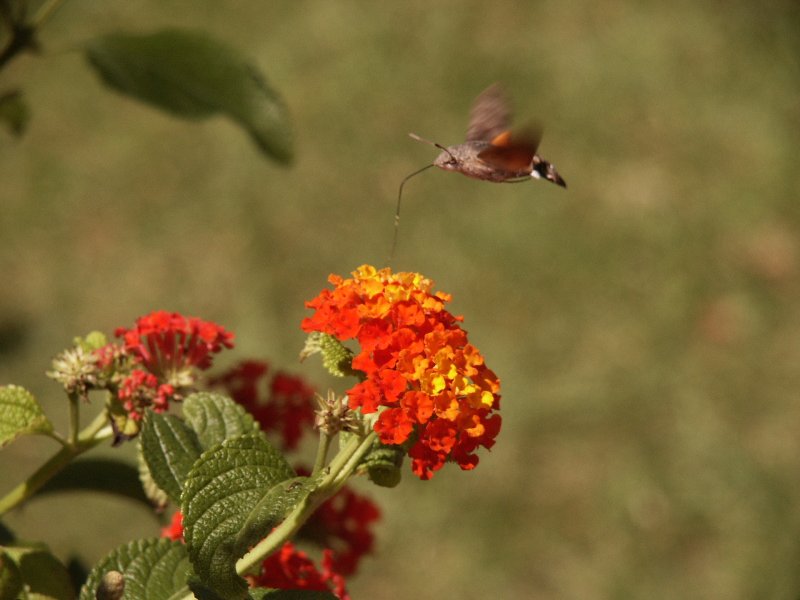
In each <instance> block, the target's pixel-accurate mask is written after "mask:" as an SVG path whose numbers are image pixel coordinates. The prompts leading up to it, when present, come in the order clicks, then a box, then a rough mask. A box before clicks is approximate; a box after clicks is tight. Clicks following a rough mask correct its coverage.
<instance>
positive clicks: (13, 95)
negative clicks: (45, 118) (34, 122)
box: [0, 90, 31, 137]
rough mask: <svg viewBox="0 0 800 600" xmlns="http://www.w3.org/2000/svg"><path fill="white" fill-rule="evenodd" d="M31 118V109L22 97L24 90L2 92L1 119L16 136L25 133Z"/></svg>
mask: <svg viewBox="0 0 800 600" xmlns="http://www.w3.org/2000/svg"><path fill="white" fill-rule="evenodd" d="M30 119H31V110H30V108H28V104H27V103H26V102H25V100H24V99H23V98H22V92H20V91H19V90H13V91H11V92H6V93H5V94H0V121H3V122H4V123H5V124H6V126H7V127H8V130H9V131H10V132H11V133H12V134H13V135H14V136H16V137H20V136H21V135H22V134H23V133H25V129H27V127H28V121H30Z"/></svg>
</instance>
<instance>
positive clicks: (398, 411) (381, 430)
mask: <svg viewBox="0 0 800 600" xmlns="http://www.w3.org/2000/svg"><path fill="white" fill-rule="evenodd" d="M328 281H329V282H330V283H331V284H332V285H333V289H325V290H323V291H322V292H321V293H320V294H319V295H318V296H317V297H316V298H314V299H313V300H311V301H309V302H307V303H306V306H307V307H308V308H310V309H313V310H314V314H313V315H312V316H311V317H308V318H306V319H304V320H303V322H302V328H303V330H304V331H306V332H315V331H317V332H321V333H325V334H328V335H331V336H333V337H335V338H337V339H338V340H340V341H342V342H344V341H347V340H351V339H355V340H356V341H357V342H358V344H359V346H360V349H359V351H358V352H357V354H356V355H355V357H354V358H353V361H352V368H353V369H357V370H359V371H361V372H363V373H364V380H363V381H362V382H360V383H358V384H356V385H355V386H353V387H352V388H351V389H350V390H349V391H348V392H347V394H348V397H349V402H350V407H351V408H352V409H356V408H359V409H360V410H361V411H362V412H363V413H364V414H369V413H374V412H377V411H380V414H379V416H378V419H377V421H376V422H375V431H376V432H377V433H378V435H379V437H380V440H381V441H382V442H383V443H384V444H395V445H399V444H403V445H408V446H409V451H408V453H409V456H410V457H411V459H412V470H413V471H414V473H415V474H416V475H418V476H419V477H420V478H422V479H429V478H430V477H431V476H432V475H433V473H434V472H435V471H437V470H438V469H440V468H441V467H442V466H443V465H444V463H445V462H447V461H448V460H450V461H454V462H456V463H458V465H459V466H460V467H461V468H462V469H472V468H474V467H475V465H476V464H477V463H478V457H477V455H476V454H475V451H476V450H477V449H478V448H479V447H481V446H482V447H484V448H490V447H491V446H492V445H493V444H494V439H495V437H496V436H497V433H498V432H499V430H500V415H498V414H496V412H495V411H497V410H498V409H499V408H500V395H499V391H500V383H499V380H498V378H497V376H496V375H495V374H494V372H492V371H491V369H489V368H488V367H487V366H486V364H485V363H484V359H483V356H482V355H481V353H480V352H479V351H478V349H477V348H475V346H473V345H472V344H470V343H469V341H468V339H467V333H466V331H464V330H463V329H462V328H461V326H460V322H461V321H462V318H461V317H457V316H454V315H452V314H451V313H450V312H448V311H447V310H446V309H445V308H444V307H445V304H446V303H447V302H449V301H450V296H449V295H448V294H445V293H442V292H433V291H432V290H433V282H432V281H431V280H429V279H427V278H425V277H423V276H422V275H420V274H419V273H402V272H401V273H392V271H391V270H390V269H388V268H387V269H381V270H377V269H375V268H374V267H372V266H369V265H364V266H361V267H359V268H358V269H357V270H356V271H354V272H353V273H352V277H351V278H343V277H340V276H338V275H331V276H330V277H329V279H328Z"/></svg>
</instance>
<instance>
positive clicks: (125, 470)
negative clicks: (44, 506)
mask: <svg viewBox="0 0 800 600" xmlns="http://www.w3.org/2000/svg"><path fill="white" fill-rule="evenodd" d="M80 491H94V492H105V493H107V494H114V495H117V496H122V497H125V498H128V499H130V500H134V501H136V502H140V503H142V504H144V505H146V506H147V507H148V508H149V507H150V506H151V505H150V501H149V500H148V499H147V497H146V496H145V495H144V492H142V484H141V482H140V481H139V472H138V470H137V469H136V467H134V466H132V465H129V464H128V463H124V462H122V461H119V460H115V459H111V458H84V459H81V460H77V461H75V462H72V463H70V464H68V465H67V466H66V467H65V468H64V469H63V470H62V471H60V472H59V473H58V474H57V475H55V477H53V478H52V479H51V480H50V481H48V482H47V483H46V484H45V485H44V487H43V488H42V489H41V490H39V491H38V492H37V495H38V494H52V493H56V492H80Z"/></svg>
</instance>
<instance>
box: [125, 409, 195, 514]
mask: <svg viewBox="0 0 800 600" xmlns="http://www.w3.org/2000/svg"><path fill="white" fill-rule="evenodd" d="M140 440H141V441H140V443H141V448H142V455H143V456H144V460H145V462H146V463H147V467H148V469H150V474H151V475H152V477H153V481H154V482H155V483H156V485H158V487H160V488H161V489H162V490H164V491H165V492H166V493H167V496H169V498H170V500H172V501H173V502H175V503H176V504H178V503H179V502H180V498H181V491H182V490H183V484H184V481H185V480H186V476H187V475H188V474H189V470H190V469H191V468H192V465H193V464H194V462H195V461H196V460H197V459H198V458H200V453H201V452H202V448H201V446H200V440H198V439H197V434H196V433H195V432H194V431H193V430H192V429H190V428H189V427H188V426H187V425H186V424H185V423H184V422H183V421H181V420H180V419H179V418H178V417H176V416H175V415H163V414H158V413H155V412H153V411H151V410H148V411H147V413H145V417H144V425H143V426H142V433H141V435H140Z"/></svg>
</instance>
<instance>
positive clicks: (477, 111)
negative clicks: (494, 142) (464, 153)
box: [467, 83, 511, 142]
mask: <svg viewBox="0 0 800 600" xmlns="http://www.w3.org/2000/svg"><path fill="white" fill-rule="evenodd" d="M510 123H511V105H510V103H509V101H508V97H507V96H506V94H505V92H504V91H503V88H502V86H500V84H498V83H495V84H492V85H490V86H489V87H488V88H486V89H485V90H483V91H482V92H481V93H480V94H479V95H478V97H477V98H476V99H475V102H474V103H473V104H472V111H471V112H470V116H469V127H467V141H468V142H474V141H489V140H491V139H493V138H494V137H496V136H497V135H499V134H501V133H502V132H504V131H506V130H508V128H509V125H510Z"/></svg>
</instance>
